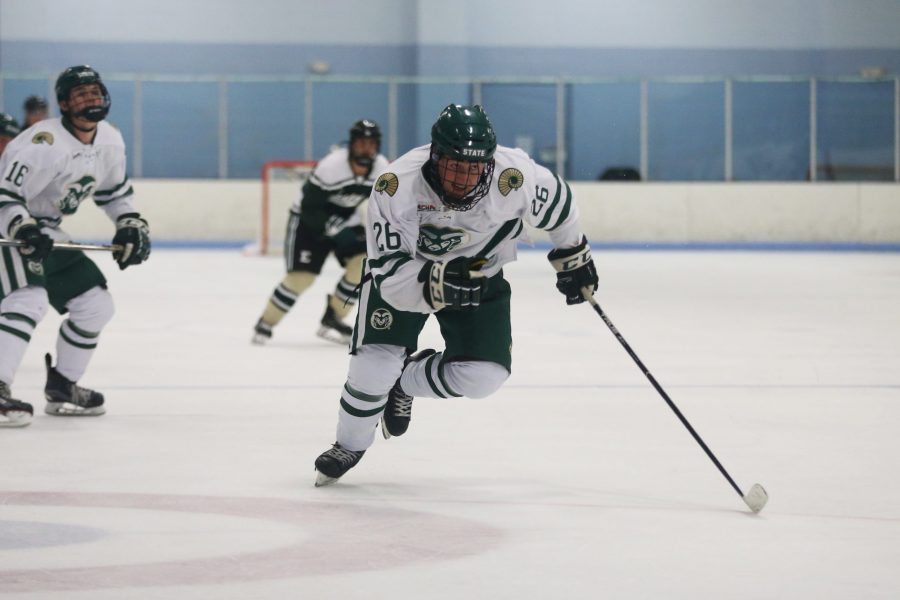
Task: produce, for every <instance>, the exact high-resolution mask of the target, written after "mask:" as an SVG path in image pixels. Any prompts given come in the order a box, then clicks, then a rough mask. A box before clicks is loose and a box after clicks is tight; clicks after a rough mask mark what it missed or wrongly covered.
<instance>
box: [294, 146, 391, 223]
mask: <svg viewBox="0 0 900 600" xmlns="http://www.w3.org/2000/svg"><path fill="white" fill-rule="evenodd" d="M387 165H388V160H387V158H385V157H384V156H383V155H381V154H378V155H377V156H376V157H375V161H374V163H373V165H372V168H371V169H370V171H369V174H368V175H363V176H357V175H355V174H354V173H353V170H352V169H351V168H350V154H349V150H348V149H347V148H338V149H337V150H334V151H332V152H330V153H328V154H327V155H326V156H325V157H324V158H322V160H320V161H319V162H318V164H317V165H316V168H315V169H313V172H312V173H311V174H310V176H309V179H308V180H307V182H306V183H305V184H304V185H303V188H302V189H301V190H300V196H299V197H298V198H297V200H296V201H295V202H294V205H293V206H292V207H291V211H292V212H294V213H297V214H299V215H300V221H301V222H302V223H303V224H304V225H306V226H307V227H308V228H310V229H313V230H320V229H323V228H324V227H325V224H326V222H327V221H328V220H329V218H331V217H333V216H335V215H337V216H339V217H340V218H341V219H347V221H346V223H345V225H348V226H349V225H357V224H360V223H361V222H362V219H360V218H359V217H358V216H357V215H354V211H355V210H356V208H357V207H358V206H359V205H360V204H362V203H363V202H365V201H366V199H367V198H368V197H369V194H370V193H371V191H372V185H373V184H374V183H375V177H377V176H378V174H379V173H380V172H381V171H383V170H384V169H385V168H386V167H387ZM351 216H353V217H354V218H353V220H350V218H351Z"/></svg>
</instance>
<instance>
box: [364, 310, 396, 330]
mask: <svg viewBox="0 0 900 600" xmlns="http://www.w3.org/2000/svg"><path fill="white" fill-rule="evenodd" d="M369 324H370V325H371V326H372V329H390V328H391V325H393V324H394V315H392V314H391V311H389V310H388V309H386V308H376V309H375V310H374V311H372V317H371V318H370V319H369Z"/></svg>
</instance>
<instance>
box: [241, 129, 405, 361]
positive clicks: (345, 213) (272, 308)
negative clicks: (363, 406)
mask: <svg viewBox="0 0 900 600" xmlns="http://www.w3.org/2000/svg"><path fill="white" fill-rule="evenodd" d="M380 148H381V130H380V129H379V128H378V124H377V123H375V121H370V120H368V119H363V120H360V121H357V122H356V123H354V124H353V126H352V127H351V128H350V143H349V145H348V147H347V148H338V149H337V150H334V151H333V152H331V153H329V154H328V155H327V156H325V158H323V159H322V160H320V161H319V163H318V164H317V165H316V168H315V169H314V170H313V172H312V174H311V175H310V176H309V179H308V180H307V181H306V183H305V184H304V185H303V188H302V190H301V192H300V197H299V198H298V199H297V201H296V202H295V203H294V205H293V206H292V207H291V210H290V216H289V219H288V226H287V235H285V240H284V259H285V262H286V264H287V274H286V275H285V276H284V279H282V280H281V283H279V284H278V286H277V287H276V288H275V289H274V290H273V291H272V295H271V296H270V297H269V301H268V303H267V304H266V308H265V310H264V311H263V314H262V316H261V317H260V318H259V320H258V321H257V322H256V327H255V330H254V335H253V343H255V344H264V343H266V342H267V341H268V340H269V338H271V337H272V329H273V328H274V327H275V326H276V325H277V324H278V323H279V322H280V321H281V319H282V318H283V317H284V315H286V314H287V312H288V311H289V310H291V308H293V306H294V304H296V302H297V298H299V297H300V294H302V293H303V292H304V291H305V290H306V289H307V288H308V287H309V286H311V285H312V284H313V282H314V281H315V280H316V277H317V276H318V275H319V273H321V272H322V265H324V264H325V259H326V258H328V255H329V254H331V253H332V252H333V253H334V256H335V258H337V259H338V261H339V262H340V263H341V266H343V267H344V275H343V277H342V278H341V280H340V281H338V283H337V286H336V287H335V289H334V292H333V293H332V294H330V295H329V296H328V299H327V301H326V303H325V314H324V315H322V319H321V324H320V327H319V330H318V335H319V337H322V338H324V339H327V340H330V341H333V342H337V343H340V344H346V343H348V342H349V341H350V334H351V333H352V332H353V329H352V328H351V327H350V326H349V325H347V324H346V323H344V322H343V319H344V317H346V316H347V314H348V313H349V312H350V311H351V310H352V309H353V308H354V307H355V305H356V300H357V297H358V295H359V294H358V291H357V290H356V286H357V285H358V284H359V281H360V278H361V273H362V263H363V260H365V255H366V233H365V230H364V229H363V226H362V219H360V217H359V215H358V214H357V211H356V209H357V207H358V206H359V205H360V204H362V203H363V202H364V201H365V200H366V198H368V197H369V193H370V192H371V191H372V184H373V183H375V175H377V173H378V172H380V171H381V170H382V169H384V168H385V167H386V166H387V164H388V161H387V159H386V158H385V157H384V156H382V155H381V154H380V153H379V149H380Z"/></svg>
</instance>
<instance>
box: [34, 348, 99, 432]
mask: <svg viewBox="0 0 900 600" xmlns="http://www.w3.org/2000/svg"><path fill="white" fill-rule="evenodd" d="M44 361H45V363H46V365H47V385H45V386H44V397H45V398H47V406H46V407H45V408H44V412H45V413H47V414H48V415H54V416H58V417H94V416H100V415H102V414H104V413H105V412H106V408H104V406H103V394H101V393H100V392H95V391H94V390H89V389H87V388H83V387H81V386H79V385H77V384H76V383H75V382H74V381H69V380H68V379H66V378H65V377H63V376H62V375H61V374H60V373H59V371H57V370H56V369H54V368H53V367H52V366H51V364H52V359H51V357H50V355H49V354H48V355H46V356H45V357H44Z"/></svg>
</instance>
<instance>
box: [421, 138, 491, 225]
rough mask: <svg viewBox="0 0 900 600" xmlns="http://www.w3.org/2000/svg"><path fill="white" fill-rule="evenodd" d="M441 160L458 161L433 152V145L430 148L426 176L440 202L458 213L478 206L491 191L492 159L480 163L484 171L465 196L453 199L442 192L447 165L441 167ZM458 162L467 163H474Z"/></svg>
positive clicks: (453, 197)
mask: <svg viewBox="0 0 900 600" xmlns="http://www.w3.org/2000/svg"><path fill="white" fill-rule="evenodd" d="M441 158H449V159H450V160H459V159H457V158H456V157H452V156H446V155H442V154H440V153H439V152H438V151H436V150H435V147H434V145H432V146H431V159H430V160H429V161H428V165H427V170H426V175H427V176H428V179H429V182H428V183H429V184H431V189H432V190H434V191H435V192H436V193H437V195H438V197H440V199H441V202H443V203H444V204H445V205H446V206H447V207H449V208H451V209H453V210H458V211H467V210H471V209H472V208H474V206H475V205H476V204H478V201H479V200H481V199H482V198H484V197H485V196H487V195H488V192H489V191H490V190H491V181H492V180H493V178H494V159H491V160H489V161H487V162H486V163H482V164H484V169H483V170H482V171H481V175H480V176H479V177H478V181H477V182H476V183H475V185H474V186H473V187H472V189H471V190H470V191H469V192H468V193H466V195H465V196H462V197H455V196H451V195H450V194H448V193H447V192H446V191H445V190H444V181H445V180H446V179H447V165H446V161H445V162H444V165H443V166H442V165H441ZM460 162H466V163H469V162H475V161H460Z"/></svg>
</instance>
